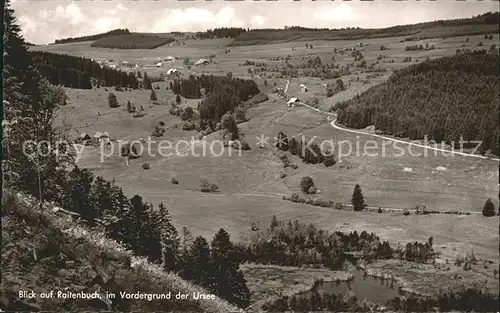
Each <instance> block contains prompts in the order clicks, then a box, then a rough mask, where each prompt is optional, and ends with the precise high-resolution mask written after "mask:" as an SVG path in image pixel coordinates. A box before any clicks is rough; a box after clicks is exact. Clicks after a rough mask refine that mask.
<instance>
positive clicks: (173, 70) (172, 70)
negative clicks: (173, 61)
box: [167, 68, 178, 75]
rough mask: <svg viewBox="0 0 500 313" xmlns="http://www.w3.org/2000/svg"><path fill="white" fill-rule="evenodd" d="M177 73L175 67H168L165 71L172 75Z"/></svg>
mask: <svg viewBox="0 0 500 313" xmlns="http://www.w3.org/2000/svg"><path fill="white" fill-rule="evenodd" d="M177 73H178V71H177V69H175V68H171V69H169V70H168V71H167V75H174V74H177Z"/></svg>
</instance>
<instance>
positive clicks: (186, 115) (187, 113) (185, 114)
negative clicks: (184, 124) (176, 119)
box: [181, 107, 194, 121]
mask: <svg viewBox="0 0 500 313" xmlns="http://www.w3.org/2000/svg"><path fill="white" fill-rule="evenodd" d="M193 115H194V110H193V108H192V107H187V108H186V109H184V110H183V111H182V114H181V119H182V120H183V121H187V120H189V119H191V118H193Z"/></svg>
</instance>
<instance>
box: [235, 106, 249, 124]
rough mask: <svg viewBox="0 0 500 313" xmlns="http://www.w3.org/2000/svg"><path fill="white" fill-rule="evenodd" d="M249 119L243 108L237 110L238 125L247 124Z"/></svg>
mask: <svg viewBox="0 0 500 313" xmlns="http://www.w3.org/2000/svg"><path fill="white" fill-rule="evenodd" d="M246 120H247V117H246V113H245V110H244V109H243V108H238V109H236V123H242V122H246Z"/></svg>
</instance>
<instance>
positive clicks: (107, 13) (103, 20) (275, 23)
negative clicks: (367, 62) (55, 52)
mask: <svg viewBox="0 0 500 313" xmlns="http://www.w3.org/2000/svg"><path fill="white" fill-rule="evenodd" d="M11 6H12V8H13V9H14V11H15V15H16V17H17V21H18V24H19V25H20V26H21V29H22V34H23V36H24V38H25V39H26V40H27V41H28V42H31V43H34V44H48V43H52V42H54V40H55V39H61V38H67V37H78V36H85V35H92V34H97V33H102V32H106V31H109V30H113V29H117V28H128V29H129V30H130V31H132V32H153V33H166V32H171V31H202V30H206V29H213V28H216V27H231V26H232V27H245V28H283V27H284V26H285V25H298V26H304V27H315V28H342V27H362V28H380V27H387V26H394V25H401V24H413V23H419V22H426V21H433V20H439V19H450V18H463V17H471V16H472V15H478V14H482V13H486V12H490V11H498V10H499V4H498V1H481V2H479V1H460V2H458V1H455V0H452V1H449V0H438V1H415V0H413V1H397V2H396V1H387V0H379V1H373V2H361V1H355V2H354V1H349V2H344V1H314V2H313V1H305V0H302V1H288V0H278V1H273V2H262V1H260V2H255V1H252V2H250V1H241V2H239V1H238V2H229V1H201V0H199V1H175V0H160V1H152V0H142V1H130V0H121V1H120V0H109V1H102V0H78V1H68V0H11Z"/></svg>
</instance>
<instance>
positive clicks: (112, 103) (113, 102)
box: [108, 92, 120, 108]
mask: <svg viewBox="0 0 500 313" xmlns="http://www.w3.org/2000/svg"><path fill="white" fill-rule="evenodd" d="M108 105H109V107H110V108H117V107H119V106H120V105H119V104H118V100H117V99H116V96H115V94H114V93H112V92H110V93H109V94H108Z"/></svg>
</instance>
